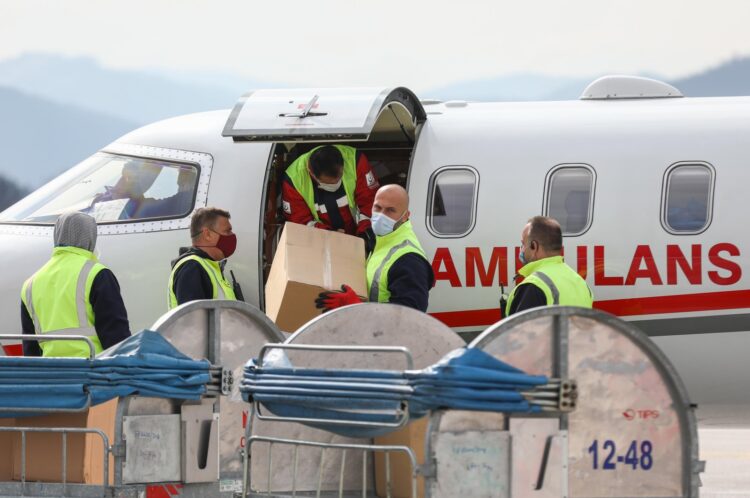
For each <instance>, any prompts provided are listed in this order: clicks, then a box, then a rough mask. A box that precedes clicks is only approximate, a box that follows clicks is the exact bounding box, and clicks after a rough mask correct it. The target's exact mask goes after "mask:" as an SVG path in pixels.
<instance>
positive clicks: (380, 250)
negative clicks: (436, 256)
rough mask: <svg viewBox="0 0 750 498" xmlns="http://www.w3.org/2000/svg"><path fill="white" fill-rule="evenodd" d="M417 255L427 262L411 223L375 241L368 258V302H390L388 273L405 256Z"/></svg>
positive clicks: (408, 222) (406, 223) (407, 222)
mask: <svg viewBox="0 0 750 498" xmlns="http://www.w3.org/2000/svg"><path fill="white" fill-rule="evenodd" d="M409 253H417V254H419V255H420V256H422V257H423V258H425V260H426V259H427V257H426V256H425V253H424V249H422V245H421V244H420V243H419V240H418V239H417V234H415V233H414V230H413V229H412V226H411V221H408V220H407V221H406V222H405V223H404V224H403V225H401V226H400V227H398V228H397V229H396V230H394V231H393V232H391V233H389V234H388V235H385V236H383V237H380V236H378V237H377V238H376V239H375V249H374V250H373V251H372V254H370V257H369V258H367V289H368V292H369V294H368V300H369V301H371V302H377V303H387V302H389V301H390V298H391V293H390V291H389V290H388V271H389V270H390V269H391V266H392V265H393V263H395V262H396V261H397V260H398V258H400V257H401V256H403V255H404V254H409Z"/></svg>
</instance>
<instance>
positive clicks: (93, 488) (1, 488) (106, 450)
mask: <svg viewBox="0 0 750 498" xmlns="http://www.w3.org/2000/svg"><path fill="white" fill-rule="evenodd" d="M0 432H10V433H20V437H21V472H20V474H21V480H20V482H19V483H18V484H17V485H16V486H14V485H13V484H11V483H0V496H2V495H5V494H6V492H8V491H11V490H10V489H8V488H12V487H17V486H20V489H21V495H22V496H25V495H27V494H28V493H27V491H28V490H27V483H26V460H27V455H26V434H27V433H29V432H37V433H52V434H60V436H61V437H62V450H61V457H62V458H61V464H62V465H61V466H62V468H61V474H60V475H61V479H60V491H57V490H54V492H56V495H57V496H68V494H67V492H68V488H69V486H70V485H69V484H68V482H67V479H68V451H67V450H68V445H67V442H68V434H95V435H97V436H99V437H100V438H101V441H102V448H103V457H102V458H103V462H102V468H103V477H102V484H101V485H98V486H97V485H84V486H85V487H86V488H88V493H85V496H107V487H108V486H109V457H110V455H111V454H112V447H111V446H110V445H109V438H108V437H107V435H106V434H105V433H104V432H103V431H101V430H99V429H87V428H77V427H64V428H54V427H50V428H48V427H0ZM76 487H77V488H81V486H80V485H77V486H76ZM50 491H51V490H50ZM71 496H72V495H71ZM75 496H81V494H80V493H78V494H76V495H75Z"/></svg>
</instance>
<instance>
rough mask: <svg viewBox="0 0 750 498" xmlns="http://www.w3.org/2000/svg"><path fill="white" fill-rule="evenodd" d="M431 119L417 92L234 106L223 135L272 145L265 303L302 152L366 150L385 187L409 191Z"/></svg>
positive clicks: (328, 94) (362, 91) (285, 95)
mask: <svg viewBox="0 0 750 498" xmlns="http://www.w3.org/2000/svg"><path fill="white" fill-rule="evenodd" d="M426 118H427V114H426V113H425V110H424V108H423V107H422V104H421V102H419V100H418V99H417V97H416V96H415V95H414V93H413V92H412V91H411V90H409V89H407V88H403V87H398V88H318V89H315V88H313V89H282V90H257V91H254V92H250V93H247V94H245V95H244V96H243V97H242V98H241V99H240V100H239V101H238V102H237V104H236V105H235V106H234V109H233V110H232V112H231V114H230V115H229V119H228V120H227V122H226V125H225V126H224V131H223V132H222V135H223V136H225V137H232V138H233V139H234V141H235V142H273V146H272V147H271V154H270V157H269V161H268V167H267V170H266V178H265V194H264V197H263V200H262V207H261V213H262V221H261V224H262V226H263V236H262V238H261V242H260V243H261V246H260V251H259V253H260V261H259V263H260V268H259V274H260V275H262V276H263V279H262V281H261V282H260V289H259V296H260V299H259V304H260V306H261V308H265V293H264V286H265V282H266V280H267V279H268V274H269V271H270V267H271V263H272V261H273V256H274V254H275V252H276V245H277V242H278V239H279V237H280V236H281V231H282V228H283V225H284V223H285V218H284V215H283V210H282V202H281V189H282V183H283V181H284V172H285V171H286V168H288V167H289V165H291V164H292V162H294V160H295V159H296V158H297V157H299V156H300V155H301V154H304V153H305V152H307V151H309V150H311V149H312V148H314V147H316V146H317V145H321V144H325V143H336V144H347V143H349V144H351V145H353V146H355V147H356V148H357V151H359V152H363V153H364V154H365V155H366V156H367V158H368V160H369V164H370V166H371V169H372V171H373V173H374V175H375V177H376V179H377V180H378V181H379V183H380V184H381V185H383V184H387V183H398V184H400V185H403V186H404V187H406V185H407V181H408V175H409V169H410V166H411V162H412V154H413V151H414V146H415V144H416V141H417V137H418V135H419V131H420V128H421V125H422V124H423V123H424V122H425V120H426Z"/></svg>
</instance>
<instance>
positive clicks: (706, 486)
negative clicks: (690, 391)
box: [697, 396, 750, 498]
mask: <svg viewBox="0 0 750 498" xmlns="http://www.w3.org/2000/svg"><path fill="white" fill-rule="evenodd" d="M749 397H750V396H749ZM697 415H698V444H699V446H700V458H701V460H704V461H705V462H706V471H705V472H704V473H703V474H701V481H702V482H703V487H702V488H701V490H700V496H701V498H725V497H726V498H730V497H731V498H738V497H748V498H750V407H738V406H725V407H722V406H712V407H709V408H704V409H699V410H698V413H697Z"/></svg>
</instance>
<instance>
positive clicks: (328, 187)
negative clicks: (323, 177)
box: [318, 179, 341, 192]
mask: <svg viewBox="0 0 750 498" xmlns="http://www.w3.org/2000/svg"><path fill="white" fill-rule="evenodd" d="M318 188H319V189H321V190H325V191H326V192H336V191H337V190H338V189H340V188H341V179H339V181H337V182H336V183H322V182H319V183H318Z"/></svg>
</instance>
